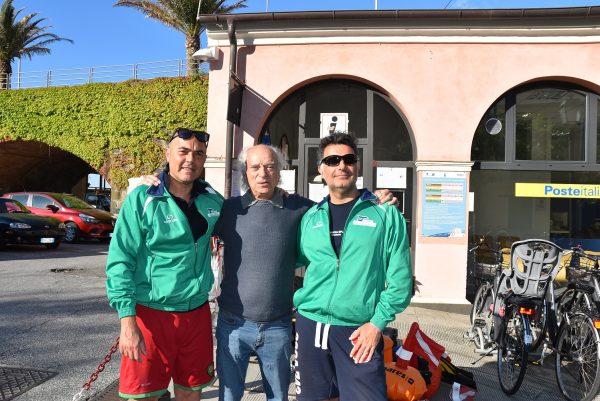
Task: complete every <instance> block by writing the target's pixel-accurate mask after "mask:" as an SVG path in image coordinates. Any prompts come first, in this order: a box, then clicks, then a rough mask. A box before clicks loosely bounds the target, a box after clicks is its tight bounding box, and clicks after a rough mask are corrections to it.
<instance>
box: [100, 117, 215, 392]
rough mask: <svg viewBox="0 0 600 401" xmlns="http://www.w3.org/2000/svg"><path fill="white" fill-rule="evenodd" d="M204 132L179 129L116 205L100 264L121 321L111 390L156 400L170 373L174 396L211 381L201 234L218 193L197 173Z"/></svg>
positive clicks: (209, 227)
mask: <svg viewBox="0 0 600 401" xmlns="http://www.w3.org/2000/svg"><path fill="white" fill-rule="evenodd" d="M208 140H209V134H207V133H206V132H203V131H193V130H189V129H185V128H179V129H177V130H176V131H175V133H174V134H173V135H172V136H171V139H170V141H169V144H168V147H167V149H166V153H165V156H166V159H167V166H166V168H165V170H164V171H163V172H162V173H161V174H160V176H159V179H160V182H161V184H160V185H158V186H146V185H142V186H139V187H137V188H136V189H134V190H133V191H132V192H131V193H130V194H129V196H128V197H127V199H126V200H125V203H124V204H123V207H122V209H121V212H120V214H119V219H118V220H117V224H116V227H115V231H114V234H113V239H112V241H111V244H110V248H109V253H108V261H107V266H106V275H107V283H106V287H107V293H108V298H109V301H110V305H111V306H112V307H113V308H115V309H116V310H117V312H118V316H119V319H120V322H121V336H120V344H119V349H120V351H121V353H122V355H123V357H122V359H121V374H120V381H119V395H120V396H121V397H123V398H128V399H138V400H139V399H143V400H157V399H158V398H159V397H160V396H161V395H163V394H164V393H165V392H166V391H167V387H168V386H169V383H170V381H171V379H173V383H174V391H175V399H176V400H177V401H197V400H200V398H201V390H202V388H204V387H206V386H207V385H209V384H211V383H212V382H213V381H214V368H213V345H212V328H211V317H210V309H209V306H208V302H207V301H208V292H209V290H210V288H211V286H212V283H213V274H212V271H211V267H210V256H211V255H210V247H209V241H210V237H211V235H212V231H213V227H214V226H215V223H216V222H217V220H218V218H219V214H220V210H221V207H222V204H223V197H222V196H221V195H219V194H218V193H217V192H216V191H215V190H213V189H212V188H211V187H210V185H208V183H206V182H205V181H203V180H201V179H200V177H201V175H202V173H203V171H204V162H205V161H206V150H207V146H208Z"/></svg>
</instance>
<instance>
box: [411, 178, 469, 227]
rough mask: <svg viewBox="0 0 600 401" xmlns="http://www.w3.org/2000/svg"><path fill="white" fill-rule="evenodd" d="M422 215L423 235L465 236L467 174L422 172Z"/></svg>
mask: <svg viewBox="0 0 600 401" xmlns="http://www.w3.org/2000/svg"><path fill="white" fill-rule="evenodd" d="M422 188H423V192H422V197H421V198H422V200H421V201H422V205H421V210H422V216H421V221H422V224H423V229H422V230H421V235H422V236H424V237H464V236H465V233H466V224H467V218H466V210H467V175H466V173H464V172H447V171H446V172H445V171H424V172H423V186H422Z"/></svg>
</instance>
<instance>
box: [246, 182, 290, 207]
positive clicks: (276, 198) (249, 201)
mask: <svg viewBox="0 0 600 401" xmlns="http://www.w3.org/2000/svg"><path fill="white" fill-rule="evenodd" d="M261 200H262V201H265V202H271V203H272V204H273V205H274V206H275V207H278V208H280V209H283V191H282V190H281V189H280V188H279V187H276V188H275V192H273V197H272V198H271V199H261ZM258 201H259V200H258V199H256V198H255V197H254V195H252V191H251V190H248V191H246V193H245V194H244V195H242V197H241V202H242V207H243V208H244V209H248V208H249V207H250V206H252V205H254V204H255V203H256V202H258Z"/></svg>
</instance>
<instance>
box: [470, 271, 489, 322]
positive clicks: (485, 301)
mask: <svg viewBox="0 0 600 401" xmlns="http://www.w3.org/2000/svg"><path fill="white" fill-rule="evenodd" d="M492 302H494V297H493V294H492V285H491V284H490V283H486V282H484V283H483V284H481V285H480V286H479V288H478V289H477V293H476V294H475V299H474V300H473V306H472V307H471V315H470V318H471V325H473V323H475V320H476V319H480V318H483V319H487V318H489V317H490V315H491V312H490V304H491V303H492Z"/></svg>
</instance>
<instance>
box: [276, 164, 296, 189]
mask: <svg viewBox="0 0 600 401" xmlns="http://www.w3.org/2000/svg"><path fill="white" fill-rule="evenodd" d="M279 174H280V178H279V185H278V186H279V188H281V189H283V190H285V191H287V192H288V193H290V194H295V193H296V170H281V172H280V173H279Z"/></svg>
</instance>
